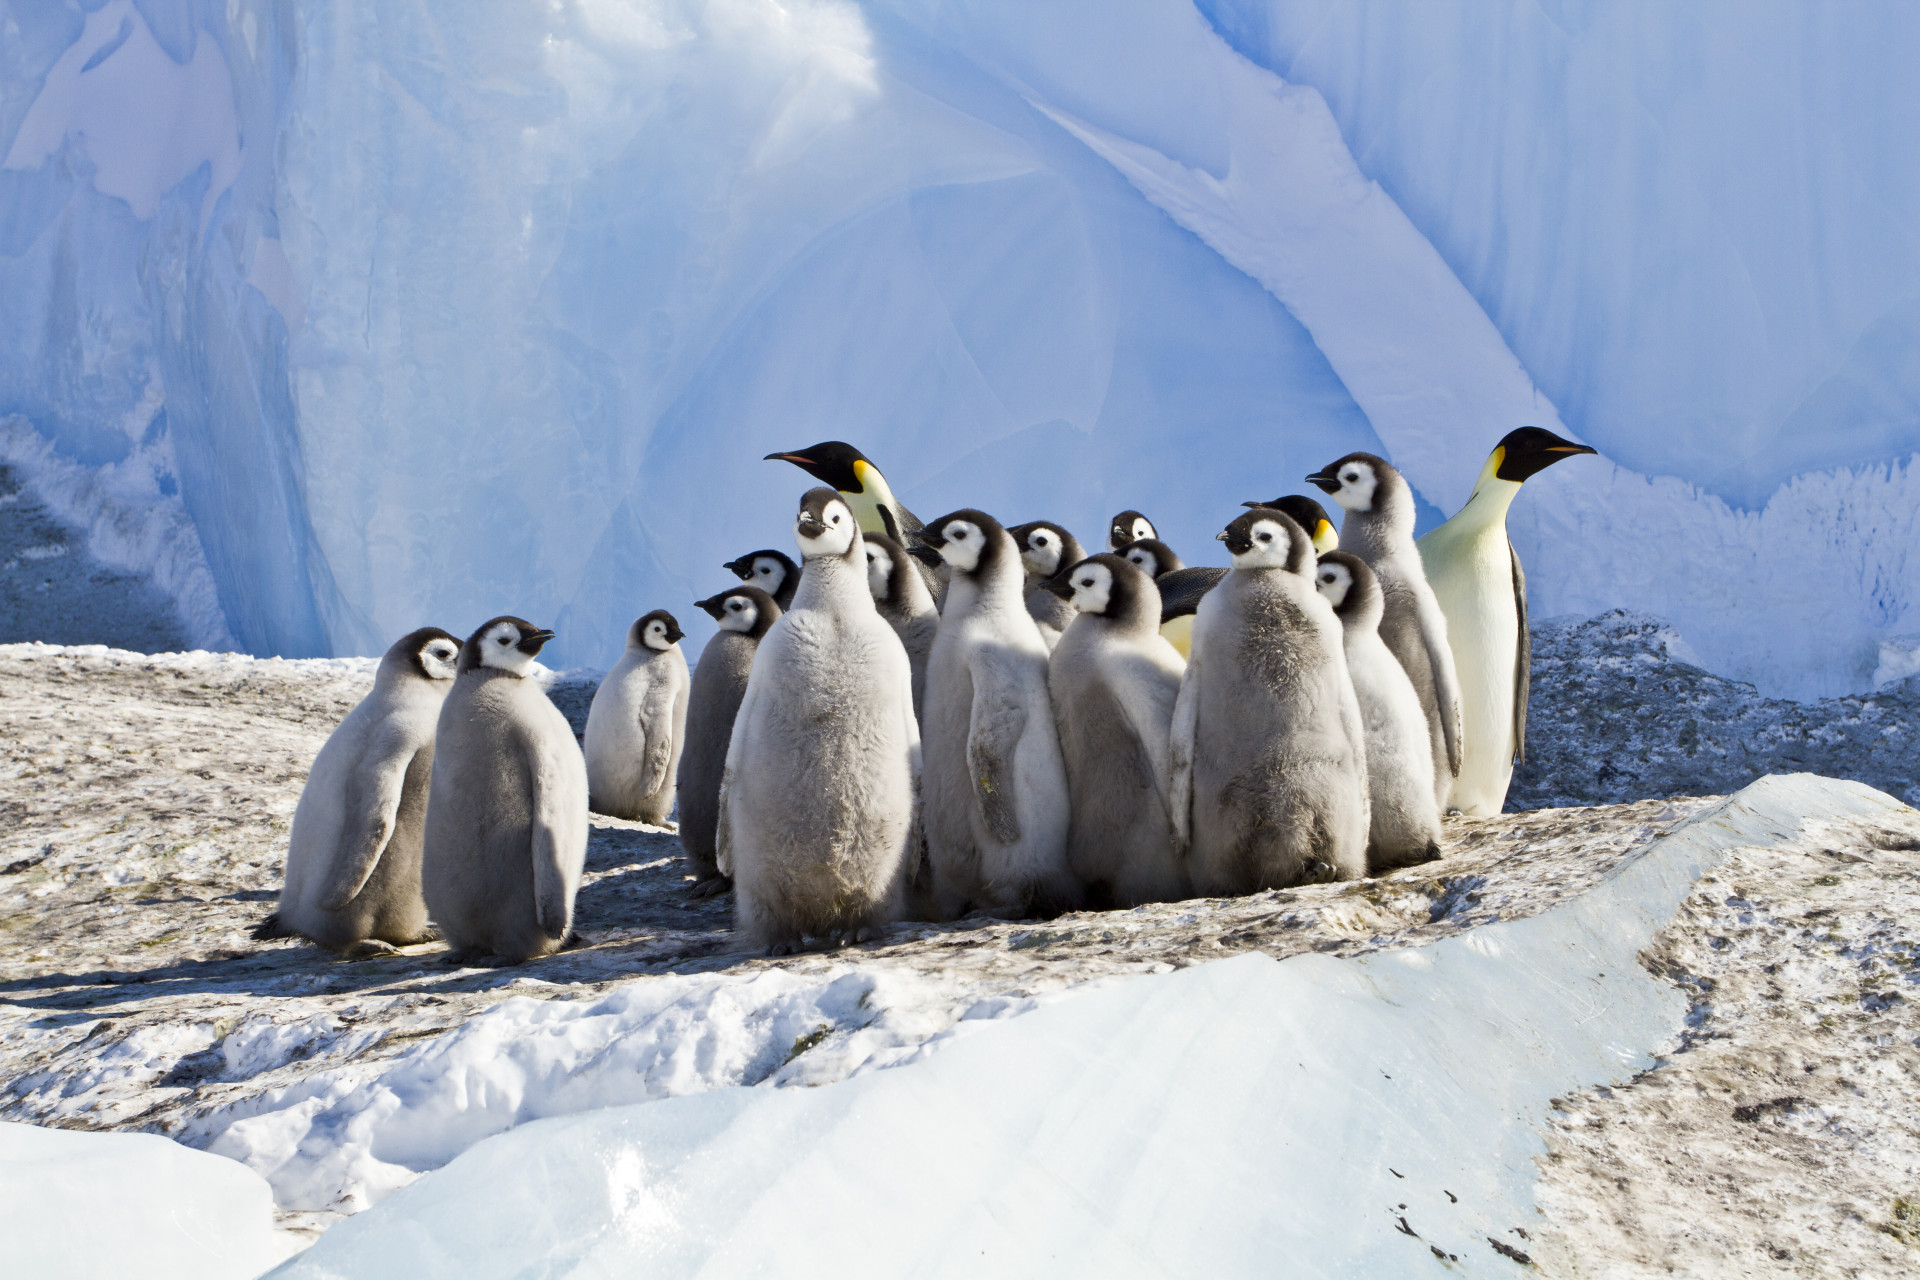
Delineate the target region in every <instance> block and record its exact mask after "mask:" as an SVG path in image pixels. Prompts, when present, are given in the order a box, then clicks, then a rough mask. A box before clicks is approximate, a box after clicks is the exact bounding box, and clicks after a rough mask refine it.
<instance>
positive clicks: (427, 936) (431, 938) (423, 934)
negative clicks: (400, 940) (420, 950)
mask: <svg viewBox="0 0 1920 1280" xmlns="http://www.w3.org/2000/svg"><path fill="white" fill-rule="evenodd" d="M440 940H441V939H440V931H439V930H438V929H436V928H434V927H433V926H432V925H428V926H427V927H426V928H424V929H422V930H421V931H420V932H419V933H417V934H415V935H414V938H413V941H412V942H409V943H408V944H407V945H408V946H410V947H417V946H419V945H420V944H421V943H423V942H439V941H440Z"/></svg>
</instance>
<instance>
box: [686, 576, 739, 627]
mask: <svg viewBox="0 0 1920 1280" xmlns="http://www.w3.org/2000/svg"><path fill="white" fill-rule="evenodd" d="M729 567H731V566H729ZM726 601H727V598H726V596H724V595H718V596H709V597H708V598H707V599H705V600H695V601H694V602H693V607H694V608H696V609H701V610H704V611H705V612H706V614H707V616H708V617H710V618H712V619H713V620H714V621H715V622H718V621H720V615H721V614H722V613H724V612H725V611H726V607H727V606H726Z"/></svg>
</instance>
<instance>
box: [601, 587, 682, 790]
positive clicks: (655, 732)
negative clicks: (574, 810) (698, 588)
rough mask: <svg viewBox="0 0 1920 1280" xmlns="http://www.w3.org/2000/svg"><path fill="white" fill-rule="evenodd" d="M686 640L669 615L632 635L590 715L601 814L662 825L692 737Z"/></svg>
mask: <svg viewBox="0 0 1920 1280" xmlns="http://www.w3.org/2000/svg"><path fill="white" fill-rule="evenodd" d="M682 636H683V633H682V632H681V630H680V624H679V623H678V622H677V621H675V620H674V616H673V615H672V614H670V613H668V612H667V611H666V610H665V609H655V610H654V611H653V612H652V613H648V614H644V615H642V616H641V617H640V618H638V619H636V620H635V622H634V624H633V625H632V626H631V627H629V628H627V650H626V652H625V653H623V654H621V655H620V661H618V662H616V663H614V664H613V670H611V671H609V672H607V675H606V679H604V680H602V681H601V682H600V687H599V688H598V689H595V690H594V691H593V705H592V706H591V707H589V708H588V709H587V733H586V751H587V804H588V807H590V808H591V809H592V810H593V811H594V812H595V813H604V814H609V815H611V816H612V817H615V818H629V819H633V820H635V821H639V822H645V823H648V824H649V825H651V826H656V827H657V826H661V825H663V824H664V823H665V822H666V820H667V815H669V814H671V813H672V812H673V795H674V776H675V774H676V772H677V771H678V770H679V768H680V751H681V748H682V747H684V746H685V745H686V734H687V686H688V676H687V660H686V657H685V656H684V655H683V654H682V653H681V652H680V641H681V639H682Z"/></svg>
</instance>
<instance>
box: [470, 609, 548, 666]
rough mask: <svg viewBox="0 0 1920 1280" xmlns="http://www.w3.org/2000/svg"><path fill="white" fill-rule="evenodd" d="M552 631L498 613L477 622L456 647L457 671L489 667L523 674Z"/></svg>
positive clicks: (521, 619)
mask: <svg viewBox="0 0 1920 1280" xmlns="http://www.w3.org/2000/svg"><path fill="white" fill-rule="evenodd" d="M551 639H553V632H551V631H544V630H542V629H541V628H539V627H536V626H534V625H533V624H532V623H531V622H528V621H527V620H526V619H524V618H515V617H512V616H510V615H502V616H501V617H498V618H494V619H492V620H491V621H488V622H483V623H481V624H480V629H479V630H478V631H476V632H474V633H473V634H472V635H470V636H468V637H467V642H466V644H464V645H462V646H461V647H460V670H462V671H471V670H473V669H474V668H475V667H490V668H492V669H493V670H496V671H504V672H506V673H507V674H508V675H511V676H524V675H526V674H527V671H528V669H529V668H531V667H532V666H533V659H534V657H535V656H536V655H537V654H538V653H539V652H540V650H541V648H542V647H543V646H544V645H545V644H546V643H547V641H549V640H551Z"/></svg>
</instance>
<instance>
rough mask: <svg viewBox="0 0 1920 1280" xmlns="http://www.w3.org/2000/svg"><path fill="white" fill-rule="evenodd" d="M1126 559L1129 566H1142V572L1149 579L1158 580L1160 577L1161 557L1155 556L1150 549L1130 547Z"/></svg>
mask: <svg viewBox="0 0 1920 1280" xmlns="http://www.w3.org/2000/svg"><path fill="white" fill-rule="evenodd" d="M1126 559H1127V563H1128V564H1134V565H1138V566H1140V572H1142V573H1144V574H1146V575H1147V576H1148V577H1149V578H1157V577H1159V576H1160V557H1159V556H1156V555H1155V554H1153V552H1152V551H1151V550H1150V549H1149V548H1147V547H1128V548H1127V551H1126Z"/></svg>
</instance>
